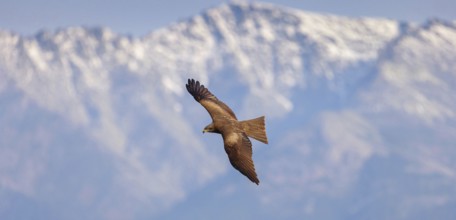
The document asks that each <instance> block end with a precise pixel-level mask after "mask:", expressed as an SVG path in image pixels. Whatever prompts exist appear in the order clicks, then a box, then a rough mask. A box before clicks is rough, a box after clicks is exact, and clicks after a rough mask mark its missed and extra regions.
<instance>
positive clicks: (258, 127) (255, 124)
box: [239, 116, 268, 144]
mask: <svg viewBox="0 0 456 220" xmlns="http://www.w3.org/2000/svg"><path fill="white" fill-rule="evenodd" d="M239 123H240V124H241V127H242V129H243V130H244V132H245V134H246V135H247V136H249V137H251V138H253V139H255V140H258V141H261V142H263V143H265V144H267V143H268V137H267V136H266V126H265V124H264V116H261V117H258V118H254V119H250V120H245V121H240V122H239Z"/></svg>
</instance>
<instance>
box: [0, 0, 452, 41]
mask: <svg viewBox="0 0 456 220" xmlns="http://www.w3.org/2000/svg"><path fill="white" fill-rule="evenodd" d="M224 2H228V1H226V0H225V1H223V0H193V1H188V0H160V1H157V0H129V1H109V0H79V1H74V0H40V1H36V0H0V29H6V30H10V31H14V32H17V33H20V34H24V35H32V34H34V33H36V32H38V31H39V30H42V29H47V30H54V29H57V28H61V27H67V26H81V25H83V26H90V27H91V26H106V27H109V28H111V29H112V30H114V31H116V32H119V33H123V34H131V35H134V36H142V35H145V34H147V33H149V32H151V31H153V30H156V29H159V28H161V27H165V26H167V25H168V24H170V23H172V22H175V21H179V20H180V19H186V18H188V17H191V16H193V15H196V14H198V13H200V12H202V11H204V10H205V9H208V8H211V7H216V6H218V5H220V4H222V3H224ZM263 2H270V3H273V4H277V5H283V6H286V7H292V8H297V9H302V10H307V11H313V12H322V13H331V14H337V15H345V16H353V17H360V16H368V17H386V18H391V19H396V20H402V21H413V22H423V21H425V20H426V19H429V18H436V17H437V18H441V19H445V20H456V1H454V0H402V1H398V0H383V1H378V0H346V1H338V0H319V1H315V0H263Z"/></svg>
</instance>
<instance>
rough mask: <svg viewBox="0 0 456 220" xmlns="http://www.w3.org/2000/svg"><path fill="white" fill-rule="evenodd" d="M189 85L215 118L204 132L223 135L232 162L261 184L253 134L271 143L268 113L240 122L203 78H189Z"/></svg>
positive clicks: (191, 90) (192, 92) (243, 172)
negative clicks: (253, 154) (267, 133)
mask: <svg viewBox="0 0 456 220" xmlns="http://www.w3.org/2000/svg"><path fill="white" fill-rule="evenodd" d="M185 86H186V88H187V91H188V92H189V93H190V94H191V95H192V96H193V98H194V99H195V100H196V101H197V102H199V103H200V104H201V105H202V106H203V107H204V108H205V109H206V110H207V111H208V112H209V115H210V116H211V118H212V122H211V123H210V124H209V125H207V126H206V127H204V129H203V133H206V132H208V133H217V134H221V135H222V138H223V145H224V148H225V152H226V154H227V155H228V159H229V161H230V163H231V165H232V166H233V167H234V168H235V169H237V170H238V171H239V172H240V173H241V174H243V175H244V176H246V177H247V178H248V179H249V180H250V181H252V182H253V183H255V184H257V185H259V183H260V180H259V179H258V176H257V173H256V172H255V166H254V163H253V160H252V142H251V141H250V139H249V137H250V138H253V139H255V140H258V141H260V142H263V143H265V144H268V138H267V135H266V126H265V116H261V117H258V118H254V119H250V120H244V121H238V119H237V117H236V115H235V114H234V112H233V110H231V109H230V107H228V106H227V105H226V104H225V103H223V102H222V101H220V100H219V99H218V98H217V97H215V95H213V94H212V93H211V92H210V91H209V90H208V89H207V88H206V87H204V85H202V84H200V82H199V81H195V80H194V79H188V83H187V84H186V85H185Z"/></svg>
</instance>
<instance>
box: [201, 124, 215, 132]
mask: <svg viewBox="0 0 456 220" xmlns="http://www.w3.org/2000/svg"><path fill="white" fill-rule="evenodd" d="M206 132H211V133H216V132H217V131H216V130H215V127H214V124H213V123H210V124H208V125H207V126H206V127H204V129H203V133H206Z"/></svg>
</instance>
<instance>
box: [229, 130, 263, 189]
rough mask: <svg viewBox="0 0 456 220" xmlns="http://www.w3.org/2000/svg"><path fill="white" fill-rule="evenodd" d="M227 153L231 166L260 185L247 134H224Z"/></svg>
mask: <svg viewBox="0 0 456 220" xmlns="http://www.w3.org/2000/svg"><path fill="white" fill-rule="evenodd" d="M222 136H223V143H224V145H225V151H226V153H227V154H228V158H229V159H230V163H231V165H233V167H234V168H236V169H237V170H239V172H241V173H242V174H243V175H244V176H246V177H247V178H249V179H250V181H252V182H254V183H256V184H257V185H258V184H259V183H260V180H258V176H257V174H256V172H255V166H254V164H253V160H252V143H251V142H250V140H249V138H248V137H247V135H246V134H245V133H237V132H231V133H228V134H222Z"/></svg>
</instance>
